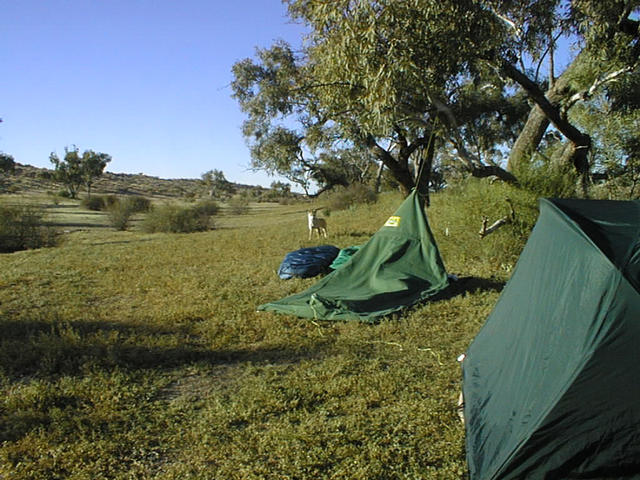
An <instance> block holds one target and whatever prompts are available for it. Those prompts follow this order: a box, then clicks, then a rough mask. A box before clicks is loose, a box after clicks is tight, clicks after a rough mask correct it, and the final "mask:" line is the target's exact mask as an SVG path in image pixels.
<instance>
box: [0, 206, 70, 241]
mask: <svg viewBox="0 0 640 480" xmlns="http://www.w3.org/2000/svg"><path fill="white" fill-rule="evenodd" d="M43 217H44V213H43V212H42V211H41V210H40V209H38V208H37V207H35V206H33V205H28V204H25V205H3V204H0V252H2V253H6V252H15V251H18V250H26V249H29V248H42V247H49V246H53V245H55V244H56V242H57V234H56V231H55V230H54V229H53V228H51V227H49V226H47V225H45V224H44V222H43Z"/></svg>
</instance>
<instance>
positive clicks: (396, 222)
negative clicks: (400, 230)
mask: <svg viewBox="0 0 640 480" xmlns="http://www.w3.org/2000/svg"><path fill="white" fill-rule="evenodd" d="M384 226H385V227H399V226H400V217H396V216H391V217H389V220H387V223H385V224H384Z"/></svg>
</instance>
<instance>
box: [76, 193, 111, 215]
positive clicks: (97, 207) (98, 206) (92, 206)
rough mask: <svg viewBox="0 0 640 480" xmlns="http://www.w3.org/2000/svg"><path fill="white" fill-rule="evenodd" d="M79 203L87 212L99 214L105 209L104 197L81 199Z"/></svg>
mask: <svg viewBox="0 0 640 480" xmlns="http://www.w3.org/2000/svg"><path fill="white" fill-rule="evenodd" d="M80 203H81V204H82V206H83V207H84V208H86V209H87V210H92V211H94V212H100V211H102V210H104V209H105V208H106V203H105V200H104V197H101V196H99V195H94V196H92V197H86V198H83V199H82V201H81V202H80Z"/></svg>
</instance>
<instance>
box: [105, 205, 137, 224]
mask: <svg viewBox="0 0 640 480" xmlns="http://www.w3.org/2000/svg"><path fill="white" fill-rule="evenodd" d="M107 213H108V217H109V223H110V224H111V226H112V227H113V228H115V229H116V230H120V231H124V230H126V229H128V228H129V224H130V222H131V216H132V215H133V213H134V211H133V209H132V206H131V204H130V202H129V201H127V200H123V201H119V202H116V203H114V204H112V205H110V206H109V207H108V208H107Z"/></svg>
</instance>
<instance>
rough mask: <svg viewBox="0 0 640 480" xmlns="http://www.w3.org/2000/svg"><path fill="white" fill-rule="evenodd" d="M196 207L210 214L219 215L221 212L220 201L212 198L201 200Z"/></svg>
mask: <svg viewBox="0 0 640 480" xmlns="http://www.w3.org/2000/svg"><path fill="white" fill-rule="evenodd" d="M194 208H195V209H196V210H197V211H198V212H200V213H202V214H204V215H209V216H213V215H217V214H218V213H219V212H220V205H218V202H216V201H215V200H212V199H209V200H201V201H199V202H198V203H197V204H196V205H195V207H194Z"/></svg>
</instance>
